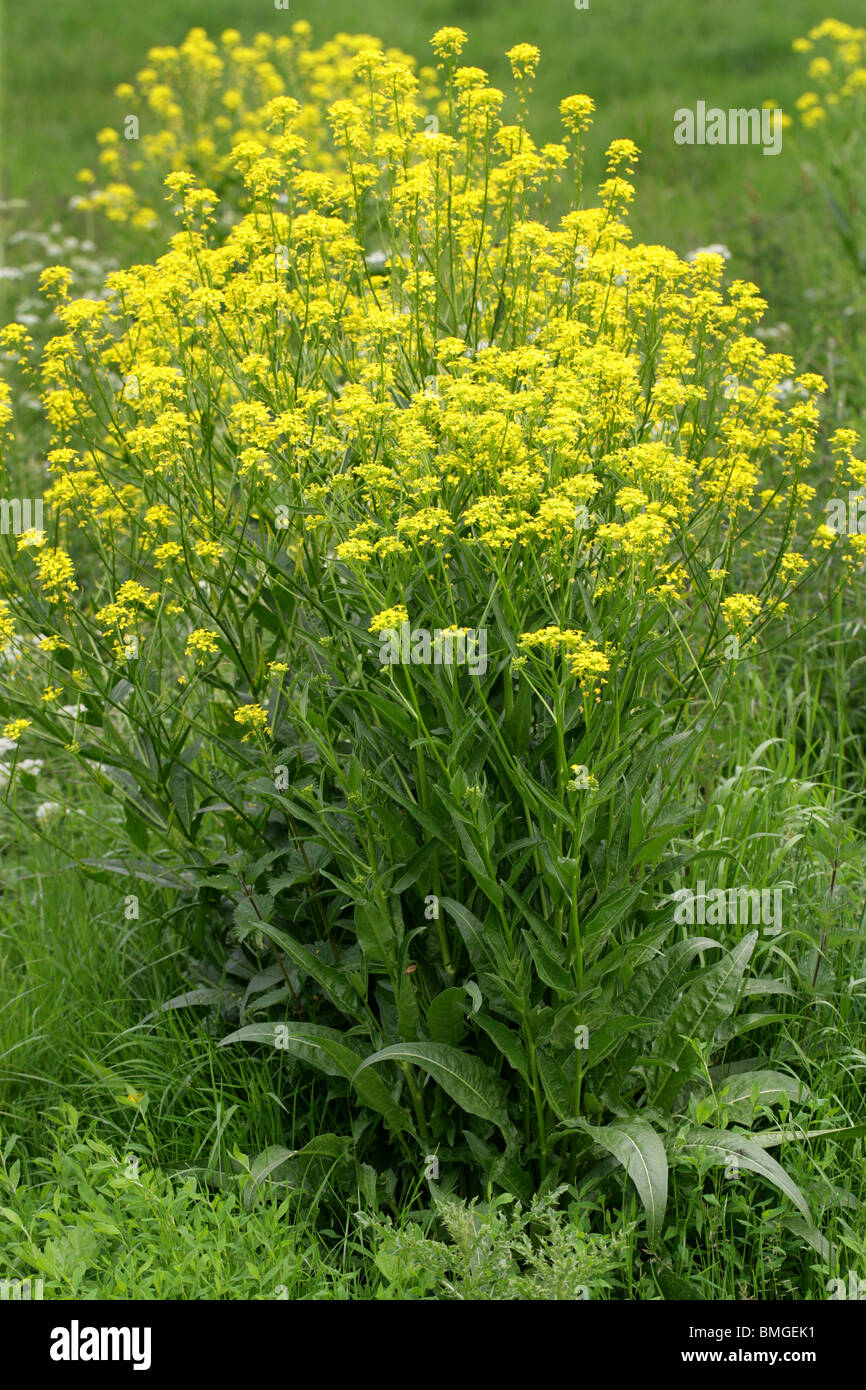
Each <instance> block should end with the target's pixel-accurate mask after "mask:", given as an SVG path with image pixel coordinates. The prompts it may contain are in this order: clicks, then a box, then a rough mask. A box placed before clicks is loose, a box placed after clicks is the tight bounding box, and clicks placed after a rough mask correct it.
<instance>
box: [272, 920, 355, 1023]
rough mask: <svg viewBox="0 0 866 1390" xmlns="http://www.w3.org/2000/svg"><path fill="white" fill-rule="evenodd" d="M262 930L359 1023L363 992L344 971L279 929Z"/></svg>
mask: <svg viewBox="0 0 866 1390" xmlns="http://www.w3.org/2000/svg"><path fill="white" fill-rule="evenodd" d="M259 930H260V931H261V933H262V935H263V936H266V937H267V938H268V940H269V941H272V942H273V943H274V944H275V945H277V946H279V947H280V948H281V949H282V950H283V951H285V953H286V955H287V956H289V957H290V959H291V960H293V961H294V963H295V965H298V966H300V968H301V969H302V970H304V971H306V973H307V974H308V975H309V976H310V977H311V978H312V979H314V980H315V981H316V983H317V984H319V985H321V986H322V989H324V990H325V991H326V993H327V994H328V995H329V997H330V998H331V1000H332V1001H333V1003H334V1004H336V1005H337V1007H338V1008H341V1009H342V1010H343V1012H344V1013H347V1014H349V1016H350V1017H351V1018H353V1019H355V1020H356V1021H357V1020H359V1019H360V1017H361V1016H362V1014H363V1005H362V1000H361V990H360V988H359V987H356V985H355V984H354V982H353V980H352V979H351V978H350V977H349V975H348V974H347V973H346V972H345V971H344V970H342V969H340V968H339V967H337V966H333V965H328V964H326V962H325V961H323V960H320V959H319V957H318V956H317V955H316V954H315V952H314V951H311V950H309V948H308V947H307V946H304V945H302V944H301V942H300V941H295V939H294V937H291V936H288V935H287V933H286V932H284V931H281V930H280V928H279V927H274V926H272V925H271V923H270V922H260V923H259Z"/></svg>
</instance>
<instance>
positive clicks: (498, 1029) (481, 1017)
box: [474, 1013, 529, 1086]
mask: <svg viewBox="0 0 866 1390" xmlns="http://www.w3.org/2000/svg"><path fill="white" fill-rule="evenodd" d="M474 1022H475V1023H477V1024H478V1025H479V1027H480V1028H483V1029H484V1032H485V1033H486V1034H487V1036H488V1038H491V1039H492V1041H493V1042H494V1043H495V1044H496V1046H497V1048H498V1049H499V1051H500V1052H501V1053H502V1056H503V1057H504V1058H505V1060H506V1062H507V1063H508V1065H509V1066H510V1067H513V1068H514V1070H515V1071H516V1072H517V1073H518V1074H519V1075H520V1076H522V1077H523V1080H524V1081H525V1082H526V1084H527V1086H528V1085H529V1058H528V1057H527V1055H526V1049H525V1048H524V1046H523V1043H522V1042H521V1041H520V1038H519V1037H518V1036H517V1034H516V1033H515V1032H514V1031H513V1029H511V1028H509V1027H508V1026H507V1025H506V1024H505V1023H500V1021H499V1019H496V1018H491V1017H490V1015H489V1014H484V1013H477V1014H476V1015H475V1018H474Z"/></svg>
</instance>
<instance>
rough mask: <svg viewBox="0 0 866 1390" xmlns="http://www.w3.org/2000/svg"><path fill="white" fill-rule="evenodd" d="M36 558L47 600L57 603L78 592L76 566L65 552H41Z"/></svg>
mask: <svg viewBox="0 0 866 1390" xmlns="http://www.w3.org/2000/svg"><path fill="white" fill-rule="evenodd" d="M34 558H35V562H36V568H37V570H38V571H39V582H40V584H41V585H42V592H43V593H44V594H45V596H46V598H48V599H49V600H51V601H52V602H56V601H57V600H58V599H61V598H63V599H67V598H69V597H70V596H71V595H72V594H74V593H75V592H76V590H77V589H78V585H77V584H76V583H75V566H74V565H73V563H72V561H71V560H70V558H69V556H68V555H67V554H66V552H65V551H64V550H59V549H58V550H40V551H39V553H38V554H37V555H36V556H35V557H34Z"/></svg>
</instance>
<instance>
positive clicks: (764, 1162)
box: [671, 1128, 815, 1226]
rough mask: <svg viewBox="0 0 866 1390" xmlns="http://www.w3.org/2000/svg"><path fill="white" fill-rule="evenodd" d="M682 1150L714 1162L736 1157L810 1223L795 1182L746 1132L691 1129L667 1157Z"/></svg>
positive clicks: (675, 1155)
mask: <svg viewBox="0 0 866 1390" xmlns="http://www.w3.org/2000/svg"><path fill="white" fill-rule="evenodd" d="M682 1154H695V1155H699V1156H701V1157H704V1158H708V1159H709V1161H710V1162H711V1163H712V1164H713V1165H714V1166H718V1165H719V1164H723V1165H724V1166H725V1167H727V1166H728V1165H729V1164H730V1163H731V1161H732V1160H736V1163H737V1164H738V1166H739V1167H740V1168H746V1169H748V1171H749V1172H750V1173H756V1174H757V1175H758V1177H761V1178H763V1179H764V1181H765V1182H768V1183H770V1184H771V1185H772V1186H773V1187H776V1188H778V1190H779V1191H780V1192H783V1193H784V1194H785V1196H786V1197H788V1198H789V1199H790V1200H791V1201H792V1202H793V1203H794V1206H795V1207H797V1209H798V1211H800V1212H802V1214H803V1216H805V1218H806V1220H807V1221H808V1222H809V1224H810V1226H814V1224H815V1223H814V1222H813V1220H812V1214H811V1212H810V1211H809V1205H808V1203H807V1201H806V1198H805V1197H804V1196H803V1194H802V1192H801V1191H800V1189H799V1187H798V1186H797V1184H796V1183H795V1182H793V1181H792V1180H791V1178H789V1177H788V1174H787V1173H786V1172H785V1170H784V1168H782V1167H781V1165H780V1164H778V1163H777V1162H776V1160H775V1159H774V1158H770V1155H769V1154H766V1153H764V1150H763V1149H762V1148H760V1147H759V1145H758V1144H756V1143H755V1142H754V1140H753V1139H750V1138H749V1136H748V1135H747V1134H737V1133H733V1132H731V1133H729V1132H728V1131H727V1130H723V1129H703V1128H701V1129H691V1130H689V1131H688V1133H687V1134H686V1135H684V1137H683V1138H682V1139H680V1140H679V1141H678V1143H677V1144H676V1145H675V1146H674V1148H673V1150H672V1152H671V1158H672V1159H674V1160H676V1157H677V1156H678V1155H682Z"/></svg>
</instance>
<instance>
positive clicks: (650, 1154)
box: [578, 1119, 668, 1241]
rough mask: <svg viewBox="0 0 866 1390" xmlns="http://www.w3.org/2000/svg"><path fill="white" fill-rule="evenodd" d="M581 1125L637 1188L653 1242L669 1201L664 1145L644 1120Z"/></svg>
mask: <svg viewBox="0 0 866 1390" xmlns="http://www.w3.org/2000/svg"><path fill="white" fill-rule="evenodd" d="M578 1123H579V1126H580V1128H581V1129H582V1130H585V1132H586V1133H587V1134H588V1135H590V1137H591V1138H592V1139H594V1140H595V1142H596V1143H597V1144H600V1145H601V1147H602V1148H603V1149H606V1150H607V1152H608V1153H609V1154H612V1156H613V1157H614V1158H615V1159H616V1161H617V1163H620V1164H621V1165H622V1167H623V1168H624V1169H625V1171H626V1175H627V1177H629V1178H630V1179H631V1181H632V1182H633V1183H634V1185H635V1188H636V1189H637V1194H638V1196H639V1197H640V1199H641V1202H642V1203H643V1208H644V1211H645V1212H646V1217H647V1233H648V1236H649V1239H650V1240H651V1241H654V1240H655V1238H656V1236H657V1235H658V1234H659V1232H660V1231H661V1228H662V1222H663V1221H664V1215H665V1210H666V1209H667V1204H668V1159H667V1154H666V1153H665V1147H664V1144H663V1143H662V1141H661V1139H660V1138H659V1136H658V1135H657V1134H656V1132H655V1130H654V1129H653V1128H652V1126H651V1125H648V1124H647V1123H646V1121H645V1120H637V1119H633V1120H627V1121H625V1122H624V1123H621V1124H620V1123H617V1124H613V1125H600V1126H599V1125H590V1124H587V1122H586V1120H580V1121H579V1122H578Z"/></svg>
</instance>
